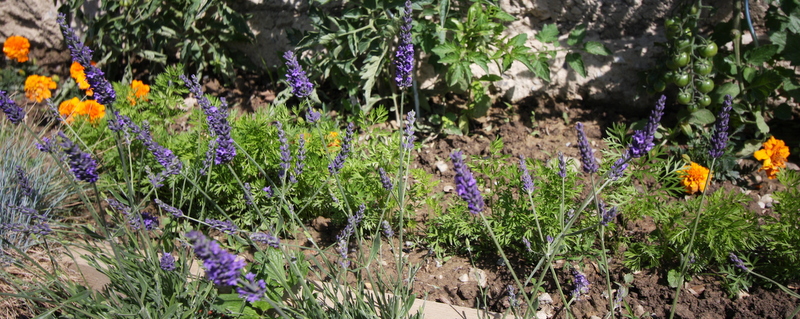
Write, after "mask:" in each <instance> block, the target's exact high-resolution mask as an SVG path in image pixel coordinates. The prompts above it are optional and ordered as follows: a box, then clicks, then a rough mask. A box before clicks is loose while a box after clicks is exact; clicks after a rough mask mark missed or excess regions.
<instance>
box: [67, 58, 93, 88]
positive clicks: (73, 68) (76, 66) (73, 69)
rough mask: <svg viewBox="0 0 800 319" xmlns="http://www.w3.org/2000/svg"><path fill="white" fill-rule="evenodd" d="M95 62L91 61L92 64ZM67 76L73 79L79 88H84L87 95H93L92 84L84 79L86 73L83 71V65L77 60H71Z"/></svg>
mask: <svg viewBox="0 0 800 319" xmlns="http://www.w3.org/2000/svg"><path fill="white" fill-rule="evenodd" d="M95 64H97V63H96V62H94V61H92V65H95ZM69 76H71V77H72V78H73V79H75V82H76V83H78V88H79V89H81V90H86V95H87V96H92V95H94V92H92V86H91V85H89V81H86V73H84V70H83V65H81V64H80V63H78V62H72V65H70V66H69Z"/></svg>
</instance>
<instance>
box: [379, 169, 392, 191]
mask: <svg viewBox="0 0 800 319" xmlns="http://www.w3.org/2000/svg"><path fill="white" fill-rule="evenodd" d="M378 175H379V176H380V179H381V185H383V189H385V190H387V191H390V192H391V191H392V189H393V188H394V185H392V180H391V179H390V178H389V175H387V174H386V171H385V170H384V169H383V167H378Z"/></svg>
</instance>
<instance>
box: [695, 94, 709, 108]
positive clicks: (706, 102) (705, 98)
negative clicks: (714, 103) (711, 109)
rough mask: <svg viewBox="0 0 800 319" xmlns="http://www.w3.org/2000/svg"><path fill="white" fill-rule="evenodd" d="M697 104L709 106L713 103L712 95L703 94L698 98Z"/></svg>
mask: <svg viewBox="0 0 800 319" xmlns="http://www.w3.org/2000/svg"><path fill="white" fill-rule="evenodd" d="M697 104H698V105H700V106H702V107H706V106H709V105H711V97H710V96H708V95H705V94H703V96H701V97H700V99H698V100H697Z"/></svg>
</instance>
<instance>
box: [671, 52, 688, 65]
mask: <svg viewBox="0 0 800 319" xmlns="http://www.w3.org/2000/svg"><path fill="white" fill-rule="evenodd" d="M690 59H691V58H690V57H689V53H686V52H681V53H678V54H677V55H673V56H672V63H673V64H675V65H677V66H678V67H679V68H682V67H684V66H686V65H687V64H689V60H690Z"/></svg>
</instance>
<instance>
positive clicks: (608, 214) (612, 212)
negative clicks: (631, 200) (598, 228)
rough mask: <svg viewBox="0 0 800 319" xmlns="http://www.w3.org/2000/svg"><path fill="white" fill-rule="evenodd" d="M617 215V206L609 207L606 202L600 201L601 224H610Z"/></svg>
mask: <svg viewBox="0 0 800 319" xmlns="http://www.w3.org/2000/svg"><path fill="white" fill-rule="evenodd" d="M616 217H617V207H611V208H610V209H609V208H608V207H607V205H606V204H605V203H603V202H602V201H601V202H600V225H603V226H608V223H610V222H611V221H612V220H614V218H616Z"/></svg>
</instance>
